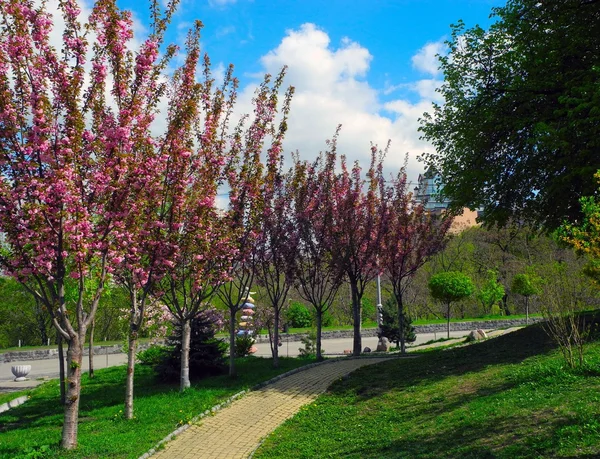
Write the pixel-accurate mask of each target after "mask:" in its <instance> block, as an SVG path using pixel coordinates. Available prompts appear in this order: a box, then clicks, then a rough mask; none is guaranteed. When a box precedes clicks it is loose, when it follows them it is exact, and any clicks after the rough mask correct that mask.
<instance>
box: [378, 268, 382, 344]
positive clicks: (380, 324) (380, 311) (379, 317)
mask: <svg viewBox="0 0 600 459" xmlns="http://www.w3.org/2000/svg"><path fill="white" fill-rule="evenodd" d="M382 325H383V305H382V304H381V275H380V274H377V336H378V337H379V341H378V342H377V348H380V347H382V346H383V336H381V326H382ZM378 350H379V349H378Z"/></svg>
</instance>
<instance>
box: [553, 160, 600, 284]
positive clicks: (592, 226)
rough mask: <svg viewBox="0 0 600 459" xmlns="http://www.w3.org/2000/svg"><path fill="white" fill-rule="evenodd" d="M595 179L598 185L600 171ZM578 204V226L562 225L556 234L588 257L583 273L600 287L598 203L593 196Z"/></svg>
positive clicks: (599, 221) (599, 217)
mask: <svg viewBox="0 0 600 459" xmlns="http://www.w3.org/2000/svg"><path fill="white" fill-rule="evenodd" d="M595 178H596V181H597V182H598V183H599V184H600V171H598V172H597V173H596V175H595ZM599 191H600V189H599ZM580 204H581V211H582V213H583V218H582V219H581V221H580V222H579V224H577V225H574V224H568V223H564V224H563V225H562V226H561V227H560V228H559V229H558V231H557V234H558V237H559V238H560V239H561V240H563V241H564V242H567V243H568V244H570V245H572V246H573V247H574V248H575V250H576V251H577V252H579V253H584V254H588V255H589V256H590V260H589V262H588V264H587V265H586V266H585V269H584V273H585V274H586V275H587V276H588V277H589V278H590V279H592V281H593V282H594V283H595V284H596V285H597V286H600V201H599V200H597V199H596V198H595V197H594V196H586V197H582V198H581V200H580Z"/></svg>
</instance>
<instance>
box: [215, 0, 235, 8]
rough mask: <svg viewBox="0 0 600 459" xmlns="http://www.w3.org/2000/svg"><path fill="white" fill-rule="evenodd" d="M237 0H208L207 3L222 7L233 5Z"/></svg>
mask: <svg viewBox="0 0 600 459" xmlns="http://www.w3.org/2000/svg"><path fill="white" fill-rule="evenodd" d="M236 1H237V0H208V4H209V5H210V6H212V7H217V8H222V7H224V6H227V5H233V4H234V3H235V2H236Z"/></svg>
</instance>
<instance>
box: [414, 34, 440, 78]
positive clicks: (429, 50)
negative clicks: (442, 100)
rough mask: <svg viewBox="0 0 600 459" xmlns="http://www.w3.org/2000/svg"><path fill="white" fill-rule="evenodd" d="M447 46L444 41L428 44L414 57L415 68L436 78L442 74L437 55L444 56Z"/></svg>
mask: <svg viewBox="0 0 600 459" xmlns="http://www.w3.org/2000/svg"><path fill="white" fill-rule="evenodd" d="M445 51H446V45H445V44H444V42H443V41H436V42H433V43H427V44H426V45H425V46H423V47H422V48H421V49H420V50H419V51H418V52H417V54H415V55H414V56H413V57H412V64H413V67H414V68H415V69H417V70H420V71H421V72H424V73H429V74H430V75H432V76H436V75H438V74H439V73H440V71H439V68H438V66H439V62H438V58H437V55H438V54H444V52H445Z"/></svg>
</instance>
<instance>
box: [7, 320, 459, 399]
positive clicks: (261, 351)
mask: <svg viewBox="0 0 600 459" xmlns="http://www.w3.org/2000/svg"><path fill="white" fill-rule="evenodd" d="M466 334H468V332H465V331H456V332H450V336H451V337H461V336H465V335H466ZM445 336H446V334H445V333H437V334H434V333H422V334H418V335H417V340H416V341H415V343H414V344H413V345H418V344H422V343H425V342H427V341H431V340H433V339H438V338H443V337H445ZM362 341H363V348H364V347H366V346H368V347H370V348H371V349H373V350H375V349H376V347H377V338H375V337H372V338H363V340H362ZM256 347H257V348H258V351H257V352H256V354H255V355H257V356H260V357H270V356H271V349H270V346H269V344H268V343H259V344H257V345H256ZM301 347H302V343H301V342H299V341H292V342H289V343H283V344H282V346H281V347H280V348H279V355H280V356H282V357H288V356H289V357H295V356H297V355H298V349H299V348H301ZM323 349H324V350H325V355H331V356H338V355H343V353H344V350H346V349H352V338H343V339H328V340H323ZM126 362H127V356H126V355H125V354H110V355H100V356H95V357H94V368H95V369H101V368H106V367H112V366H116V365H123V364H125V363H126ZM12 365H31V372H30V373H29V376H28V377H29V378H30V380H29V381H24V382H20V383H18V382H15V381H13V379H14V376H13V375H12V373H11V371H10V367H11V366H12ZM88 369H89V367H88V358H87V356H86V357H85V358H84V361H83V371H88ZM57 377H58V359H47V360H32V361H23V362H10V363H0V392H9V391H14V390H21V389H24V388H28V387H32V386H35V385H37V384H40V383H41V382H42V381H37V379H38V378H45V379H51V378H57Z"/></svg>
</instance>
